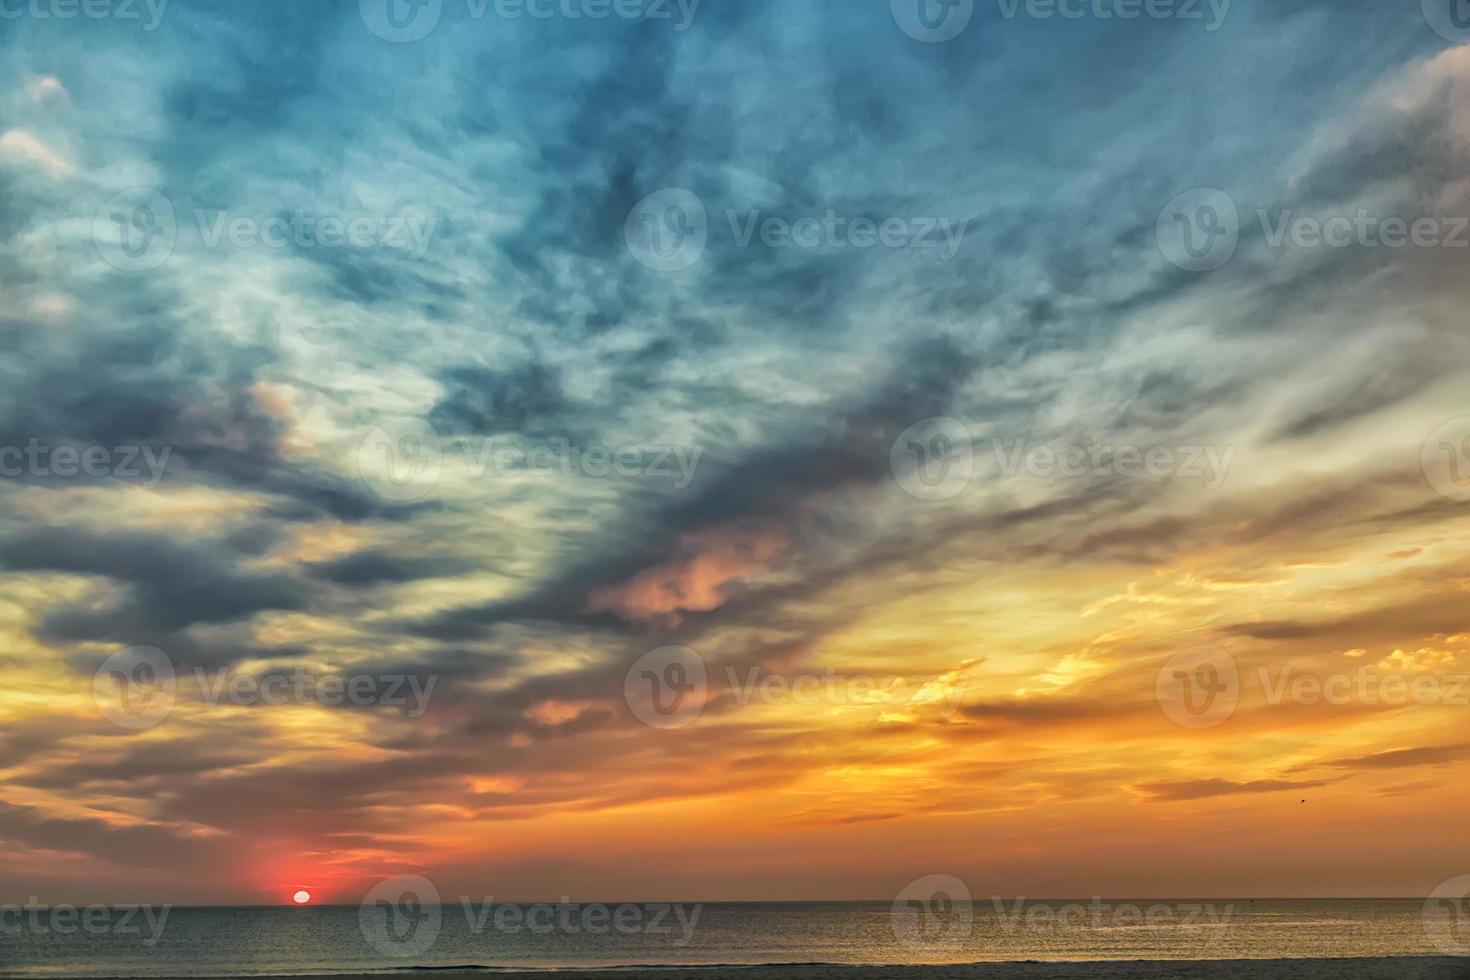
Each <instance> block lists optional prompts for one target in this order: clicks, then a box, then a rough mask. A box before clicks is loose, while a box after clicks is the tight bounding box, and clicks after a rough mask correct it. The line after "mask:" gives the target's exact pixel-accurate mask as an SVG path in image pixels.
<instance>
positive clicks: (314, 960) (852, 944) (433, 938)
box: [0, 899, 1444, 977]
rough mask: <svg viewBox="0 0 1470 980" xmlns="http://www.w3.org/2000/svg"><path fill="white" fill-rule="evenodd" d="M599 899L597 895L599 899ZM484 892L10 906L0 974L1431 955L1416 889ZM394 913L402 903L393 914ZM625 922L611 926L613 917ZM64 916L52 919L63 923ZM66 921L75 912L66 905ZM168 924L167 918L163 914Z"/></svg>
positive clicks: (2, 933) (0, 939)
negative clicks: (189, 904) (905, 899)
mask: <svg viewBox="0 0 1470 980" xmlns="http://www.w3.org/2000/svg"><path fill="white" fill-rule="evenodd" d="M589 908H591V909H594V911H591V912H589V911H587V910H588V909H589ZM661 908H663V907H661V906H644V905H638V906H621V907H619V906H601V907H596V906H585V905H578V906H567V907H562V906H540V907H532V906H504V905H498V906H485V905H483V904H479V903H476V902H469V903H460V904H456V905H451V904H447V903H446V904H443V905H437V906H424V907H421V908H407V909H401V910H400V909H393V908H389V907H388V906H386V905H384V907H383V908H382V909H380V910H374V909H369V910H368V911H367V912H363V911H362V910H360V909H359V907H357V906H332V907H318V908H311V907H308V908H269V909H266V908H220V909H205V908H196V909H184V908H178V909H172V910H171V911H170V912H169V914H168V917H167V919H166V920H163V921H161V923H160V922H159V921H158V920H157V918H156V916H157V911H158V910H154V912H155V919H154V921H153V922H150V921H149V920H148V919H147V918H146V917H145V916H143V915H141V914H139V915H136V916H133V917H132V918H131V919H130V920H129V922H128V923H127V924H126V925H125V926H124V925H123V923H122V915H121V914H120V913H114V914H113V915H112V916H111V918H110V919H109V920H108V923H107V924H106V925H103V923H102V919H101V917H100V914H99V915H98V917H97V918H96V919H95V920H94V921H93V923H92V926H91V927H90V928H87V929H81V928H78V929H77V930H76V931H74V932H71V933H70V934H61V933H59V932H57V931H55V930H54V929H52V928H50V925H51V924H48V923H47V922H46V920H45V917H44V916H42V917H40V918H39V919H37V920H36V921H39V923H40V925H39V926H38V925H37V924H36V921H33V922H29V923H25V924H23V925H22V927H21V928H20V929H19V930H18V931H17V930H16V928H14V926H15V924H16V920H15V918H14V916H13V915H12V917H11V918H10V919H8V920H0V926H3V925H4V923H5V922H9V926H5V927H4V928H0V976H3V977H148V976H154V977H157V976H198V977H211V976H213V977H218V976H249V975H260V974H298V975H306V974H323V975H328V974H333V973H345V972H384V973H394V972H404V971H408V970H411V969H423V968H450V967H461V968H463V967H483V968H486V969H491V970H493V969H495V968H508V967H517V968H527V967H532V968H550V967H592V966H632V965H650V966H675V965H695V964H701V965H702V964H756V963H816V962H824V963H873V964H897V963H942V962H976V961H1007V960H1087V959H1235V958H1260V959H1271V958H1283V957H1316V956H1327V957H1333V956H1396V955H1419V954H1426V955H1435V954H1439V953H1442V952H1444V950H1442V949H1436V947H1435V943H1434V942H1433V940H1432V938H1431V932H1432V930H1426V928H1425V924H1424V920H1423V911H1424V903H1423V902H1422V901H1358V900H1351V901H1346V900H1345V901H1255V902H1250V901H1239V900H1237V901H1224V900H1210V901H1199V902H1186V901H1166V902H1157V901H1131V902H1130V901H1123V900H1118V901H1112V900H1091V899H1083V900H1077V901H1075V902H1068V901H1048V902H1028V903H1025V904H1020V905H1018V904H1017V903H1016V902H1015V901H1014V900H1005V901H1000V900H976V901H975V902H973V903H970V904H963V903H961V904H954V905H948V906H946V907H943V908H928V907H915V908H911V909H904V908H895V907H894V906H892V905H890V904H889V903H861V902H857V903H772V904H762V903H742V904H713V903H712V904H706V905H704V906H693V905H690V906H682V907H677V908H675V909H671V910H667V911H664V912H662V913H661V912H660V911H659V910H660V909H661ZM390 915H393V916H396V917H397V918H395V920H394V921H393V922H391V923H390V922H389V920H388V917H389V916H390ZM614 923H618V925H617V926H616V927H615V926H614V925H613V924H614ZM52 924H54V923H52ZM61 924H62V925H66V923H65V921H62V923H61ZM158 925H161V928H158V927H157V926H158Z"/></svg>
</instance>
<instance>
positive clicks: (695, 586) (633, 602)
mask: <svg viewBox="0 0 1470 980" xmlns="http://www.w3.org/2000/svg"><path fill="white" fill-rule="evenodd" d="M682 545H683V547H684V550H685V551H686V552H690V553H688V554H686V555H684V556H681V557H679V558H677V559H675V560H673V561H670V562H666V563H665V564H662V565H657V566H655V567H653V568H650V569H648V570H647V571H644V572H640V573H639V574H638V575H636V576H634V577H633V578H632V579H631V580H629V581H628V582H626V583H624V584H622V585H616V586H609V587H607V588H601V589H597V590H595V591H594V592H593V593H592V595H591V596H590V597H588V600H587V607H588V609H589V610H590V611H592V612H613V613H616V614H617V615H619V616H621V617H623V618H624V619H628V620H635V621H638V622H648V621H650V620H653V619H658V618H662V617H671V618H672V619H673V620H674V621H675V622H677V621H678V619H679V616H678V614H679V613H681V612H710V611H711V610H714V609H718V608H720V607H721V606H723V605H724V604H725V602H726V600H727V599H728V598H729V595H728V593H727V591H726V587H727V586H729V585H730V584H731V583H737V582H740V581H743V580H745V579H748V578H749V577H751V576H752V575H754V574H756V573H759V572H762V571H765V570H766V569H767V568H769V567H770V563H771V562H772V561H774V560H775V559H776V558H778V557H779V556H780V555H781V554H782V553H783V552H785V551H786V549H787V541H786V539H785V538H784V537H783V536H781V535H780V534H777V533H775V532H766V533H762V534H757V535H750V536H744V537H741V536H738V535H729V534H725V533H722V532H716V533H710V534H695V535H689V536H687V537H686V538H684V539H683V541H682Z"/></svg>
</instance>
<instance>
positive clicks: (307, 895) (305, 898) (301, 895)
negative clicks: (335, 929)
mask: <svg viewBox="0 0 1470 980" xmlns="http://www.w3.org/2000/svg"><path fill="white" fill-rule="evenodd" d="M291 901H293V902H295V903H296V904H297V905H305V904H306V903H307V902H310V901H311V892H309V891H305V890H303V891H299V892H297V893H296V894H295V895H292V896H291Z"/></svg>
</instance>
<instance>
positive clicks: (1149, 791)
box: [1134, 779, 1335, 803]
mask: <svg viewBox="0 0 1470 980" xmlns="http://www.w3.org/2000/svg"><path fill="white" fill-rule="evenodd" d="M1333 782H1335V780H1331V779H1317V780H1302V781H1299V782H1292V781H1290V780H1284V779H1253V780H1250V781H1248V782H1241V783H1237V782H1231V781H1230V780H1228V779H1188V780H1181V781H1178V782H1157V783H1142V784H1140V785H1138V786H1135V787H1134V789H1136V790H1138V791H1140V792H1142V793H1144V794H1146V795H1147V796H1148V797H1149V798H1150V800H1152V801H1154V802H1159V803H1178V802H1182V801H1186V800H1203V799H1209V798H1211V797H1216V796H1237V795H1243V794H1255V793H1285V792H1293V793H1294V792H1297V791H1299V790H1306V789H1319V788H1321V787H1323V786H1330V785H1332V783H1333Z"/></svg>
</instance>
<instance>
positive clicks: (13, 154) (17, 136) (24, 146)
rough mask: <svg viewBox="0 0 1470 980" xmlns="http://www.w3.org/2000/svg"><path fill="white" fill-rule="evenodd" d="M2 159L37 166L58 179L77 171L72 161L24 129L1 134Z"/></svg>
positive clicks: (0, 154)
mask: <svg viewBox="0 0 1470 980" xmlns="http://www.w3.org/2000/svg"><path fill="white" fill-rule="evenodd" d="M0 157H8V158H10V159H11V160H15V161H22V162H25V163H31V164H35V165H37V166H39V167H41V168H42V169H43V170H46V171H47V172H49V173H50V174H52V175H53V176H57V177H65V176H68V175H69V174H71V173H72V172H74V171H75V170H76V167H75V165H73V164H72V162H71V161H70V160H68V159H66V157H64V156H62V155H61V154H60V153H58V152H57V151H55V150H53V149H51V148H50V147H48V146H46V144H44V143H42V142H41V141H40V140H39V139H37V138H36V137H35V136H34V135H33V134H31V133H29V132H26V131H25V130H24V129H7V130H6V131H5V132H3V133H0Z"/></svg>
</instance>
